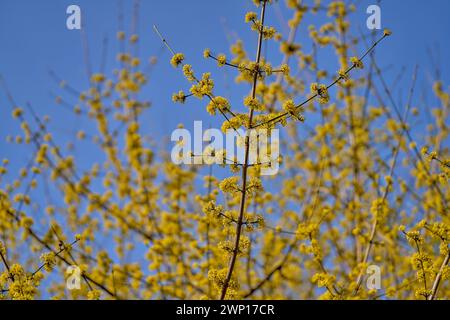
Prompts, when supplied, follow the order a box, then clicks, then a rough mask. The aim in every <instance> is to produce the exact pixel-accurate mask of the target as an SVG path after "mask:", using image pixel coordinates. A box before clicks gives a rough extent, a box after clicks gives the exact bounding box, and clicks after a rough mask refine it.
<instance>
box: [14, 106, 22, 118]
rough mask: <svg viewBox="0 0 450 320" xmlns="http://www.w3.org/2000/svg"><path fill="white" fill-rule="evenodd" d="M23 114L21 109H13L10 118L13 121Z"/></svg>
mask: <svg viewBox="0 0 450 320" xmlns="http://www.w3.org/2000/svg"><path fill="white" fill-rule="evenodd" d="M22 114H23V110H22V109H21V108H15V109H14V110H13V112H12V116H13V118H14V119H16V118H19V117H20V116H22Z"/></svg>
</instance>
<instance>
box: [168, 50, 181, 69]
mask: <svg viewBox="0 0 450 320" xmlns="http://www.w3.org/2000/svg"><path fill="white" fill-rule="evenodd" d="M183 60H184V54H182V53H177V54H174V55H173V57H172V59H171V60H170V64H171V65H172V66H173V67H174V68H176V67H178V66H179V65H180V64H182V63H183Z"/></svg>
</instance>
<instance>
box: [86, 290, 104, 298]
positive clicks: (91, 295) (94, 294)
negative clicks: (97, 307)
mask: <svg viewBox="0 0 450 320" xmlns="http://www.w3.org/2000/svg"><path fill="white" fill-rule="evenodd" d="M100 296H101V293H100V291H98V290H91V291H89V292H88V294H87V298H88V299H89V300H99V299H100Z"/></svg>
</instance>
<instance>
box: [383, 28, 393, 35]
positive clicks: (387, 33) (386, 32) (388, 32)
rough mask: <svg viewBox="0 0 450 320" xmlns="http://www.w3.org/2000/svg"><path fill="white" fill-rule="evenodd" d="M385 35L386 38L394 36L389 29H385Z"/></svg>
mask: <svg viewBox="0 0 450 320" xmlns="http://www.w3.org/2000/svg"><path fill="white" fill-rule="evenodd" d="M383 35H384V36H385V37H389V36H390V35H392V31H391V30H389V29H384V31H383Z"/></svg>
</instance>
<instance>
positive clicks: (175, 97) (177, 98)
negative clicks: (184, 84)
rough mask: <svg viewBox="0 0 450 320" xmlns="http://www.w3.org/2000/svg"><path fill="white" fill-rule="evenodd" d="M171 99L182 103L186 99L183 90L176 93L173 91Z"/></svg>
mask: <svg viewBox="0 0 450 320" xmlns="http://www.w3.org/2000/svg"><path fill="white" fill-rule="evenodd" d="M172 101H173V102H179V103H184V102H185V101H186V95H185V94H184V92H183V91H179V92H178V93H174V94H173V95H172Z"/></svg>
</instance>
